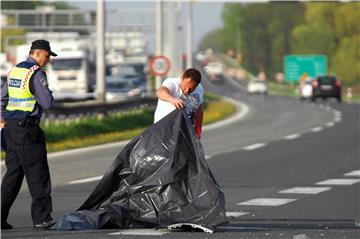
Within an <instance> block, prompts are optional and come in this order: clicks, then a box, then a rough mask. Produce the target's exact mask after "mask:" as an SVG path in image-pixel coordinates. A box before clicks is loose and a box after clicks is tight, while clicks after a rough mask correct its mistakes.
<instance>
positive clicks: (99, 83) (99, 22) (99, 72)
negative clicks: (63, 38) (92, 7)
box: [96, 0, 105, 102]
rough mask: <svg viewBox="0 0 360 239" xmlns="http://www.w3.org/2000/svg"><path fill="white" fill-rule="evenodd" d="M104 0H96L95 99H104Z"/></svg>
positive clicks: (102, 100)
mask: <svg viewBox="0 0 360 239" xmlns="http://www.w3.org/2000/svg"><path fill="white" fill-rule="evenodd" d="M104 9H105V6H104V0H97V15H96V94H97V99H98V100H99V101H101V102H104V101H105V43H104V40H105V30H104V28H105V19H104Z"/></svg>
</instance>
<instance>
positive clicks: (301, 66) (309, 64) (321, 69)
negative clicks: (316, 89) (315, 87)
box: [284, 55, 327, 82]
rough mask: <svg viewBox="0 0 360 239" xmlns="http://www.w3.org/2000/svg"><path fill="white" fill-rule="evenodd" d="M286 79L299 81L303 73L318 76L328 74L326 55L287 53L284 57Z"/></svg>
mask: <svg viewBox="0 0 360 239" xmlns="http://www.w3.org/2000/svg"><path fill="white" fill-rule="evenodd" d="M284 69H285V81H287V82H297V81H299V79H300V78H301V77H302V76H303V75H307V76H309V77H316V76H318V75H326V74H327V57H326V56H325V55H287V56H285V58H284Z"/></svg>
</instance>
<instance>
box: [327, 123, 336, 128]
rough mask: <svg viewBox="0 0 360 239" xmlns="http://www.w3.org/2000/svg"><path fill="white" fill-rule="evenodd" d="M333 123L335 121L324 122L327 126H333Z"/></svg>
mask: <svg viewBox="0 0 360 239" xmlns="http://www.w3.org/2000/svg"><path fill="white" fill-rule="evenodd" d="M334 125H335V123H334V122H329V123H326V126H327V127H333V126H334Z"/></svg>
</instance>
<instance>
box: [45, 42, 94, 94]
mask: <svg viewBox="0 0 360 239" xmlns="http://www.w3.org/2000/svg"><path fill="white" fill-rule="evenodd" d="M56 46H57V51H56V52H57V54H58V56H57V57H54V58H52V59H51V62H50V64H49V66H48V68H47V72H48V76H49V77H48V78H49V87H50V89H51V90H52V91H53V92H54V96H56V97H58V98H59V99H61V98H62V96H66V97H69V95H71V94H72V95H74V96H76V97H77V98H91V97H93V96H94V94H93V93H92V92H93V91H94V85H95V73H94V72H92V71H91V69H90V68H91V61H90V59H91V57H90V56H89V52H88V50H87V49H85V48H82V47H81V46H80V45H79V44H77V43H76V42H73V41H69V42H62V43H57V44H56Z"/></svg>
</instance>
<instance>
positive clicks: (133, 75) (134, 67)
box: [108, 62, 146, 91]
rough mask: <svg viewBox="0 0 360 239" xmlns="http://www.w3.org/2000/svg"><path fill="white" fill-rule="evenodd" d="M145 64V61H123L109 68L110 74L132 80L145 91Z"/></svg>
mask: <svg viewBox="0 0 360 239" xmlns="http://www.w3.org/2000/svg"><path fill="white" fill-rule="evenodd" d="M144 68H145V64H143V63H135V62H134V63H123V64H120V65H116V66H111V67H110V68H109V69H108V71H109V72H108V75H116V76H118V77H120V78H123V79H126V80H127V81H131V82H132V83H133V84H134V85H135V86H136V87H139V88H141V90H142V91H145V88H146V75H145V71H144Z"/></svg>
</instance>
